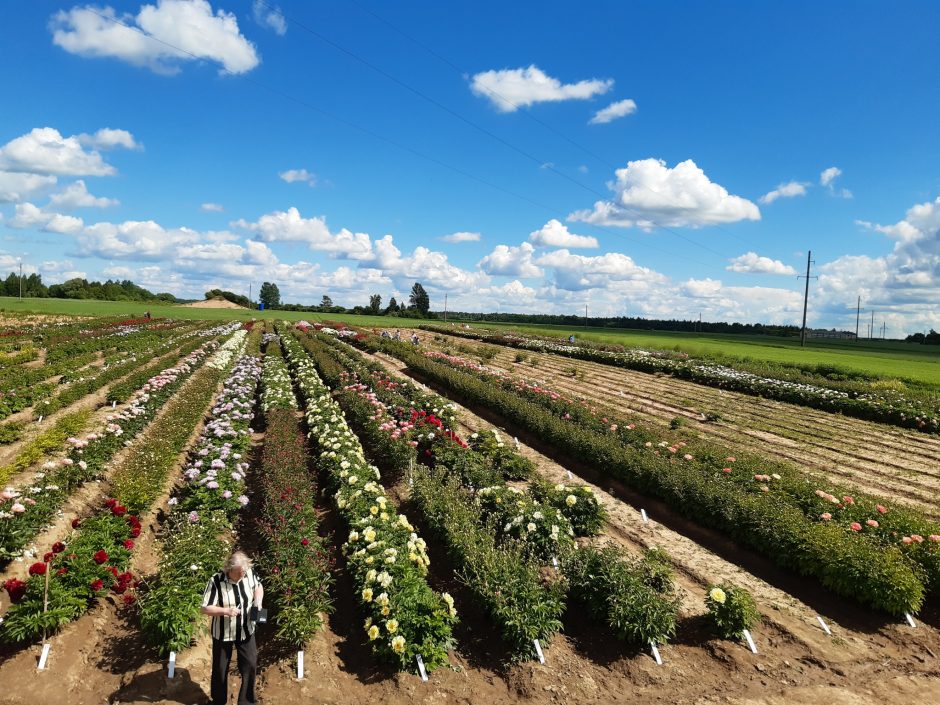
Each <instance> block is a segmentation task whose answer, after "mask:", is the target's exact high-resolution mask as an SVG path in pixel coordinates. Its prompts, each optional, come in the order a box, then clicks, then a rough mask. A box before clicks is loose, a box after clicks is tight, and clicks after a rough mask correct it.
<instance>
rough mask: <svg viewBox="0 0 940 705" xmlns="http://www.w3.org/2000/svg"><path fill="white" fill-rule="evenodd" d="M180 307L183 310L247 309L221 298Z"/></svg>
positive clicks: (217, 297)
mask: <svg viewBox="0 0 940 705" xmlns="http://www.w3.org/2000/svg"><path fill="white" fill-rule="evenodd" d="M179 306H180V307H182V308H240V309H244V308H245V307H244V306H239V305H238V304H236V303H232V302H231V301H229V300H228V299H224V298H222V297H221V296H216V297H214V298H211V299H206V300H205V301H194V302H193V303H191V304H179ZM245 310H247V309H245Z"/></svg>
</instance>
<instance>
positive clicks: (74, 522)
mask: <svg viewBox="0 0 940 705" xmlns="http://www.w3.org/2000/svg"><path fill="white" fill-rule="evenodd" d="M81 525H82V520H81V519H79V518H77V517H76V518H75V519H72V528H73V529H77V528H78V527H80V526H81Z"/></svg>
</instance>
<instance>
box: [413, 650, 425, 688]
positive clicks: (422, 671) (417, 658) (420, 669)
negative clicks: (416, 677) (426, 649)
mask: <svg viewBox="0 0 940 705" xmlns="http://www.w3.org/2000/svg"><path fill="white" fill-rule="evenodd" d="M415 661H417V662H418V673H420V674H421V682H422V683H427V682H428V672H427V671H426V670H425V669H424V659H423V658H421V654H418V655H417V656H415Z"/></svg>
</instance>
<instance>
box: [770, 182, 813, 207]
mask: <svg viewBox="0 0 940 705" xmlns="http://www.w3.org/2000/svg"><path fill="white" fill-rule="evenodd" d="M807 186H809V184H807V183H801V182H799V181H790V182H788V183H785V184H780V185H779V186H778V187H777V188H775V189H774V190H773V191H770V192H768V193H765V194H764V195H763V196H761V197H760V199H758V200H759V201H760V202H761V203H773V202H774V201H776V200H777V199H778V198H793V197H794V196H805V195H806V187H807Z"/></svg>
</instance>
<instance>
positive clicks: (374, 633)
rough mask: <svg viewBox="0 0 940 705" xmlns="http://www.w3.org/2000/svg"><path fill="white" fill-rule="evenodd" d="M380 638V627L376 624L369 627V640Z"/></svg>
mask: <svg viewBox="0 0 940 705" xmlns="http://www.w3.org/2000/svg"><path fill="white" fill-rule="evenodd" d="M378 638H379V628H378V627H377V626H375V625H374V624H373V625H372V626H371V627H369V641H374V640H375V639H378Z"/></svg>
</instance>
